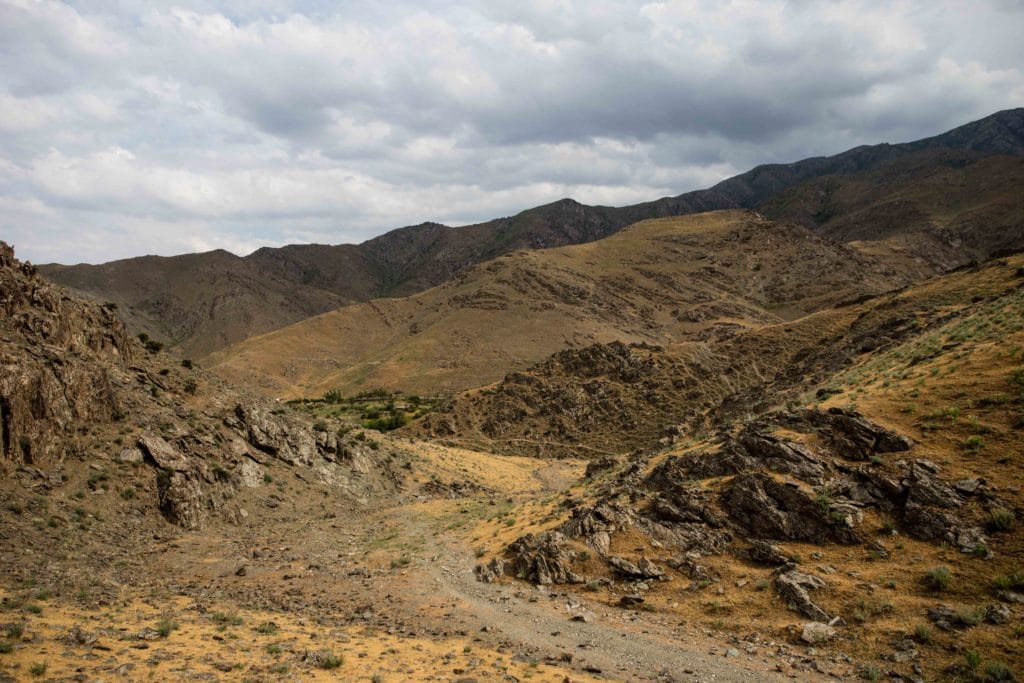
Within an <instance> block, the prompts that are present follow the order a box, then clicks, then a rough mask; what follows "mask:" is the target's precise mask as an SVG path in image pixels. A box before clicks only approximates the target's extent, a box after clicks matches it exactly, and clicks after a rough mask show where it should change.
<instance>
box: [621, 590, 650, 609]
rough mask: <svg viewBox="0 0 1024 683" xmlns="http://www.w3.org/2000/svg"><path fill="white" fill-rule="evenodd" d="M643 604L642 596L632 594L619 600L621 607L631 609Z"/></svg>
mask: <svg viewBox="0 0 1024 683" xmlns="http://www.w3.org/2000/svg"><path fill="white" fill-rule="evenodd" d="M643 602H644V596H642V595H637V594H636V593H632V594H630V595H623V596H622V597H621V598H619V604H620V605H622V606H623V607H633V606H634V605H640V604H643Z"/></svg>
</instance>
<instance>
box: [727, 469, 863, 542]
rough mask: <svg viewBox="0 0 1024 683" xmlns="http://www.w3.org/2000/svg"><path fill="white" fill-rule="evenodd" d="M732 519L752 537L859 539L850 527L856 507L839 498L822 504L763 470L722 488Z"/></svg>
mask: <svg viewBox="0 0 1024 683" xmlns="http://www.w3.org/2000/svg"><path fill="white" fill-rule="evenodd" d="M722 505H723V507H725V509H726V510H727V511H728V512H729V513H730V516H731V519H732V521H734V522H735V523H736V524H737V525H739V526H740V527H742V528H743V529H744V530H745V531H746V532H748V533H749V534H751V535H752V536H754V537H760V538H777V539H786V540H794V541H810V542H812V543H823V542H825V541H828V540H834V541H837V542H839V543H848V544H853V543H858V542H860V538H859V536H858V535H857V533H856V531H855V530H854V529H853V528H852V527H853V524H855V523H856V521H857V519H856V514H855V512H856V509H855V508H852V506H848V505H843V504H841V503H838V502H829V503H828V504H827V505H823V504H822V503H821V502H819V501H816V500H815V499H812V498H811V497H810V496H809V495H808V494H806V493H804V492H803V491H801V490H800V489H799V488H798V487H797V486H795V485H790V484H782V483H779V482H777V481H775V480H774V479H772V478H771V477H768V476H767V475H763V474H739V475H737V476H735V477H733V479H732V481H730V482H729V484H728V485H726V487H725V488H724V490H723V492H722Z"/></svg>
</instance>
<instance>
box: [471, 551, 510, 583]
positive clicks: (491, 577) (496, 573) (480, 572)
mask: <svg viewBox="0 0 1024 683" xmlns="http://www.w3.org/2000/svg"><path fill="white" fill-rule="evenodd" d="M473 571H474V573H475V574H476V578H477V581H482V582H484V583H494V582H495V581H497V580H498V578H499V577H501V576H504V575H505V561H504V560H502V559H501V558H498V557H495V558H494V559H492V560H491V561H490V562H488V563H487V564H485V565H484V564H478V565H477V566H476V568H475V569H474V570H473Z"/></svg>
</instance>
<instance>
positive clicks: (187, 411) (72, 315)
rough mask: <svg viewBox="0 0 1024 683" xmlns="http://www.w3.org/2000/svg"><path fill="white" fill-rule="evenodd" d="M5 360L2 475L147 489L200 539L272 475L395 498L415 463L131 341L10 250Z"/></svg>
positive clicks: (0, 399) (3, 306)
mask: <svg viewBox="0 0 1024 683" xmlns="http://www.w3.org/2000/svg"><path fill="white" fill-rule="evenodd" d="M0 357H2V359H3V363H2V365H0V424H2V430H3V431H2V448H3V451H2V458H0V473H2V474H3V476H7V477H27V479H26V481H29V482H32V483H31V484H30V485H31V486H43V487H46V488H50V487H59V486H61V485H63V483H64V482H66V481H69V480H74V479H76V478H81V476H80V475H81V474H82V472H83V471H86V472H91V474H89V476H88V479H87V481H86V486H87V487H88V488H89V489H90V490H92V491H94V492H97V493H103V492H105V491H108V490H111V489H112V488H118V487H119V488H121V491H122V493H123V492H124V491H128V490H130V491H131V492H132V493H131V496H132V497H134V496H135V495H136V492H142V493H143V494H144V495H146V496H148V501H149V503H150V505H149V509H151V510H154V511H155V510H159V511H160V513H161V514H162V515H163V516H164V518H165V519H166V520H167V521H169V522H171V523H173V524H176V525H179V526H182V527H185V528H190V529H195V528H199V527H201V526H202V525H203V524H204V523H205V522H206V521H207V520H208V519H210V518H211V516H213V515H220V516H223V517H226V518H228V519H233V518H236V517H237V515H238V514H239V508H238V506H237V505H234V504H233V503H232V501H233V499H234V498H235V497H236V495H237V494H238V493H239V492H240V491H241V490H243V489H260V488H261V487H267V486H268V485H269V484H270V482H271V480H272V478H271V477H270V476H269V474H267V471H268V468H269V467H271V466H283V467H286V468H294V469H297V470H302V472H303V473H304V474H302V475H301V476H302V477H305V480H308V481H315V482H317V483H319V484H322V485H326V486H328V487H331V488H333V489H335V490H336V491H337V493H338V494H340V495H345V496H349V497H351V498H353V499H362V498H365V497H366V496H368V495H370V494H371V493H373V492H374V491H382V490H388V491H393V490H395V488H396V487H397V486H398V485H399V483H400V481H401V478H402V477H401V474H399V472H400V470H399V469H398V466H399V465H400V464H401V462H402V457H401V454H395V453H393V452H392V451H391V450H390V449H388V448H387V447H385V448H381V447H380V445H379V444H377V443H376V442H372V441H370V440H367V439H366V438H365V436H363V435H361V434H359V433H354V434H349V433H345V432H344V431H339V430H337V429H329V428H328V426H325V425H324V424H313V423H311V422H310V420H309V419H308V418H306V417H304V416H303V415H301V414H300V413H297V412H294V411H292V410H291V409H289V408H286V407H283V406H281V405H279V404H277V403H275V402H273V401H267V400H262V399H258V398H252V397H249V396H247V395H246V394H244V393H243V392H240V391H239V390H237V389H235V388H232V387H230V386H229V385H226V384H224V383H223V382H221V381H220V380H218V379H216V378H214V377H210V376H208V375H207V374H206V373H204V372H202V371H201V370H199V369H198V368H196V367H193V366H192V364H191V363H189V362H185V363H182V362H180V361H178V360H176V359H173V358H172V357H170V356H167V355H166V354H164V353H162V352H161V351H160V348H159V345H158V344H156V343H154V342H153V341H151V340H146V339H144V338H143V339H137V338H130V337H129V336H128V335H127V333H126V331H125V327H124V325H123V324H122V323H121V321H120V320H118V318H117V316H116V314H115V311H114V310H113V307H112V306H109V305H108V306H102V305H98V304H95V303H91V302H88V301H83V300H80V299H76V298H74V297H72V296H70V295H69V294H68V293H66V292H65V291H63V290H62V289H60V288H59V287H56V286H54V285H52V284H49V283H47V282H46V281H45V280H43V279H42V278H40V277H38V275H37V272H36V269H35V268H34V267H33V266H32V265H30V264H27V263H22V262H19V261H18V260H16V259H15V257H14V251H13V249H12V248H11V247H10V246H9V245H7V244H5V243H0ZM396 456H397V457H396ZM383 460H386V461H387V464H386V465H381V464H380V463H379V462H378V461H383ZM129 484H130V486H129ZM123 495H124V496H125V497H126V498H127V497H128V495H129V494H127V493H123Z"/></svg>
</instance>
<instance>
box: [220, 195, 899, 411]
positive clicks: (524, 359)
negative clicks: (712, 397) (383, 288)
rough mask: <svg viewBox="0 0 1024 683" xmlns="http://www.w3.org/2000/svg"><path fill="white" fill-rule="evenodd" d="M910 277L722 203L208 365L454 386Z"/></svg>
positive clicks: (793, 309) (869, 290)
mask: <svg viewBox="0 0 1024 683" xmlns="http://www.w3.org/2000/svg"><path fill="white" fill-rule="evenodd" d="M910 279H911V277H910V276H909V275H908V274H906V273H903V272H898V271H896V270H893V269H890V268H888V267H886V266H885V265H884V263H882V262H881V261H879V260H876V259H872V258H868V257H864V256H862V255H861V254H859V253H858V252H857V251H856V250H854V249H852V248H849V247H846V246H843V245H840V244H837V243H834V242H831V241H827V240H824V239H822V238H820V237H817V236H815V235H814V234H813V233H812V232H810V231H808V230H806V229H804V228H800V227H796V226H791V225H783V224H777V223H772V222H770V221H767V220H765V219H764V218H762V217H760V216H758V215H757V214H755V213H752V212H747V211H739V210H731V211H719V212H711V213H704V214H697V215H694V216H686V217H680V218H663V219H655V220H650V221H645V222H641V223H637V224H635V225H633V226H631V227H629V228H628V229H626V230H622V231H620V232H618V233H616V234H615V235H613V236H611V237H608V238H605V239H603V240H598V241H596V242H590V243H587V244H583V245H577V246H570V247H560V248H557V249H542V250H533V251H517V252H514V253H511V254H508V255H506V256H503V257H501V258H498V259H496V260H494V261H490V262H487V263H484V264H481V265H478V266H475V267H473V268H471V269H469V270H466V271H464V272H462V273H460V274H459V275H458V276H456V277H455V278H454V279H453V280H451V281H450V282H447V283H445V284H443V285H440V286H439V287H436V288H433V289H430V290H427V291H426V292H423V293H421V294H417V295H414V296H412V297H408V298H405V299H384V300H374V301H371V302H368V303H366V304H358V305H353V306H348V307H345V308H341V309H338V310H337V311H332V312H330V313H325V314H323V315H320V316H317V317H315V318H312V319H310V320H306V321H303V322H301V323H297V324H295V325H292V326H289V327H286V328H284V329H281V330H277V331H274V332H271V333H268V334H266V335H262V336H259V337H255V338H252V339H250V340H248V341H246V342H243V343H241V344H238V345H236V346H232V347H230V348H228V349H226V350H224V351H222V352H218V353H215V354H213V355H212V356H210V358H209V359H208V361H207V364H208V365H209V367H210V369H212V370H213V371H214V372H216V373H218V374H220V375H222V376H224V377H226V378H229V379H231V380H233V381H237V382H240V383H246V384H248V385H250V386H253V387H260V388H262V389H263V390H265V391H266V392H268V393H270V394H271V395H275V396H285V397H294V396H321V395H323V394H324V393H326V392H327V391H329V390H332V389H340V390H341V392H342V393H344V394H349V393H355V392H356V391H357V390H361V389H368V388H374V387H383V388H387V389H401V390H403V391H407V392H414V393H415V392H418V393H435V392H439V391H440V392H451V391H456V390H462V389H467V388H470V387H475V386H479V385H481V384H487V383H490V382H492V381H495V380H497V379H499V378H500V377H502V376H503V375H504V374H505V373H506V372H507V371H508V370H510V369H515V368H525V367H526V366H527V365H529V364H531V363H533V362H536V361H538V360H540V359H542V358H544V357H546V356H548V355H550V354H551V353H554V352H556V351H560V350H562V349H565V348H572V347H582V346H588V345H590V344H592V343H594V342H611V341H614V340H623V341H627V342H645V343H653V344H665V343H671V342H674V341H679V340H684V339H711V338H716V337H727V336H730V335H732V334H734V333H735V332H736V331H737V330H741V329H744V328H746V327H751V326H754V327H756V326H761V325H765V324H771V323H776V322H779V321H781V320H783V319H787V318H792V317H798V316H801V315H804V314H806V313H809V312H811V311H815V310H819V309H821V308H828V307H830V306H832V305H834V304H835V303H837V302H840V301H843V300H847V299H853V298H857V297H861V296H865V295H871V294H877V293H879V292H883V291H887V290H889V289H892V288H894V287H897V286H901V285H903V284H906V283H907V282H908V281H909V280H910Z"/></svg>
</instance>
